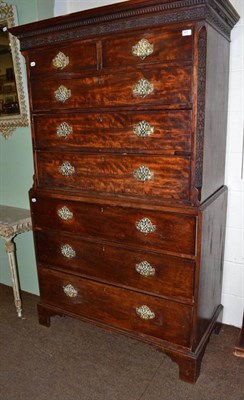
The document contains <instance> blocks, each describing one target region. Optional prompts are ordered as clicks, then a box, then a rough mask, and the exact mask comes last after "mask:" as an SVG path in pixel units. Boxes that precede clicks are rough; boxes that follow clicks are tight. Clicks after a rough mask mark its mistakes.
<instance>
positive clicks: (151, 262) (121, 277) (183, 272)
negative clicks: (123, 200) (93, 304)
mask: <svg viewBox="0 0 244 400" xmlns="http://www.w3.org/2000/svg"><path fill="white" fill-rule="evenodd" d="M34 237H35V245H36V246H35V247H36V256H37V262H38V263H39V264H45V265H48V266H49V267H50V268H56V269H61V270H64V271H65V272H68V273H73V274H76V275H80V276H84V277H89V278H92V279H97V280H100V281H104V282H107V283H111V284H113V285H117V286H124V287H127V288H131V289H136V290H138V291H143V292H146V293H152V294H155V295H158V296H164V297H169V298H175V299H178V300H181V301H185V302H188V303H191V302H192V300H193V285H194V271H195V264H194V262H191V261H189V260H184V259H180V258H176V257H169V256H163V255H159V254H152V253H147V252H143V251H138V249H135V250H129V249H127V248H125V247H122V246H116V245H114V244H104V243H97V242H93V241H88V240H85V239H83V240H81V239H80V238H79V237H77V236H76V237H75V236H73V235H72V236H70V235H67V234H65V233H63V232H59V233H58V234H54V233H53V232H52V231H38V230H37V231H35V232H34Z"/></svg>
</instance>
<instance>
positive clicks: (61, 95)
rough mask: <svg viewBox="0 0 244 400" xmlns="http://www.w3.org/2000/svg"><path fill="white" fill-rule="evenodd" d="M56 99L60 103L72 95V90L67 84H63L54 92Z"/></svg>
mask: <svg viewBox="0 0 244 400" xmlns="http://www.w3.org/2000/svg"><path fill="white" fill-rule="evenodd" d="M54 96H55V99H56V100H57V101H59V102H60V103H65V101H67V100H68V99H69V98H70V97H71V90H69V89H67V87H66V86H64V85H61V86H59V88H58V89H57V90H56V91H55V92H54Z"/></svg>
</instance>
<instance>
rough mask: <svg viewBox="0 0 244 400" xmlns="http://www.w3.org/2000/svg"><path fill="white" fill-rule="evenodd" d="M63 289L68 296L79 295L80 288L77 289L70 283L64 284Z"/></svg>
mask: <svg viewBox="0 0 244 400" xmlns="http://www.w3.org/2000/svg"><path fill="white" fill-rule="evenodd" d="M63 291H64V293H65V294H66V296H68V297H77V296H78V290H76V289H75V288H74V286H72V285H70V284H69V285H66V286H63Z"/></svg>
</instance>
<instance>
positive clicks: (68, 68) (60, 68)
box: [28, 42, 97, 84]
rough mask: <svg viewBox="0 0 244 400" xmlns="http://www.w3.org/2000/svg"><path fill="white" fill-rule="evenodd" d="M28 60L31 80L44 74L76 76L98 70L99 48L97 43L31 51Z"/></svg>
mask: <svg viewBox="0 0 244 400" xmlns="http://www.w3.org/2000/svg"><path fill="white" fill-rule="evenodd" d="M28 60H29V71H30V77H31V78H35V77H39V76H40V75H44V74H46V75H49V76H55V75H60V74H75V73H80V72H81V71H83V70H96V69H97V47H96V43H95V42H93V43H84V42H77V43H72V44H71V45H70V44H69V45H68V46H60V47H55V48H51V49H50V48H49V49H48V50H46V49H41V50H38V51H30V52H29V53H28ZM45 82H46V81H45ZM42 84H43V82H42ZM44 84H45V83H44Z"/></svg>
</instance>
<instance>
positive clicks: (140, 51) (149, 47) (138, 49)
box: [132, 39, 153, 60]
mask: <svg viewBox="0 0 244 400" xmlns="http://www.w3.org/2000/svg"><path fill="white" fill-rule="evenodd" d="M152 53H153V44H151V43H150V42H149V41H148V40H147V39H141V40H140V41H139V42H138V43H137V44H136V45H135V46H132V54H133V56H135V57H140V58H141V59H142V60H144V59H145V58H146V57H148V56H150V54H152Z"/></svg>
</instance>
